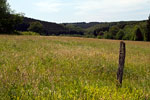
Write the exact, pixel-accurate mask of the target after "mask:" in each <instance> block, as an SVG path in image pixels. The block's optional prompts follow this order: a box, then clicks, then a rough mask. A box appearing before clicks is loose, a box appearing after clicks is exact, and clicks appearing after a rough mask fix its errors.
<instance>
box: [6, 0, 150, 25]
mask: <svg viewBox="0 0 150 100" xmlns="http://www.w3.org/2000/svg"><path fill="white" fill-rule="evenodd" d="M8 3H9V4H10V6H11V9H13V10H15V12H17V13H20V12H21V13H24V14H25V16H27V17H31V18H36V19H40V20H45V21H49V22H57V23H62V22H93V21H96V22H97V21H98V22H112V21H130V20H145V19H147V18H148V16H149V14H150V0H8Z"/></svg>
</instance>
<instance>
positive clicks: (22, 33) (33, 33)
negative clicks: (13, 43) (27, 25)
mask: <svg viewBox="0 0 150 100" xmlns="http://www.w3.org/2000/svg"><path fill="white" fill-rule="evenodd" d="M20 35H40V34H39V33H36V32H31V31H27V32H20Z"/></svg>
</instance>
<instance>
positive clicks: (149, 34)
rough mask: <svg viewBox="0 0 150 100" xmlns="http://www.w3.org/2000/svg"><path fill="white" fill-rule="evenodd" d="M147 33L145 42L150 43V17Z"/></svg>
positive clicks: (149, 18)
mask: <svg viewBox="0 0 150 100" xmlns="http://www.w3.org/2000/svg"><path fill="white" fill-rule="evenodd" d="M146 26H147V32H146V33H145V38H146V39H145V40H146V41H150V15H149V17H148V20H147V25H146Z"/></svg>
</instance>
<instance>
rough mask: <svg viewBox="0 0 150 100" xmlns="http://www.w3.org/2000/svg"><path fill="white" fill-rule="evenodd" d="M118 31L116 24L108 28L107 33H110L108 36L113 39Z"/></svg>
mask: <svg viewBox="0 0 150 100" xmlns="http://www.w3.org/2000/svg"><path fill="white" fill-rule="evenodd" d="M118 32H119V28H118V27H117V26H112V27H111V28H110V29H109V33H110V36H112V39H115V38H116V34H117V33H118Z"/></svg>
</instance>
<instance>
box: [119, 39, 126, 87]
mask: <svg viewBox="0 0 150 100" xmlns="http://www.w3.org/2000/svg"><path fill="white" fill-rule="evenodd" d="M125 55H126V46H125V43H124V42H123V41H121V42H120V51H119V66H118V72H117V86H119V87H121V86H122V78H123V69H124V63H125Z"/></svg>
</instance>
